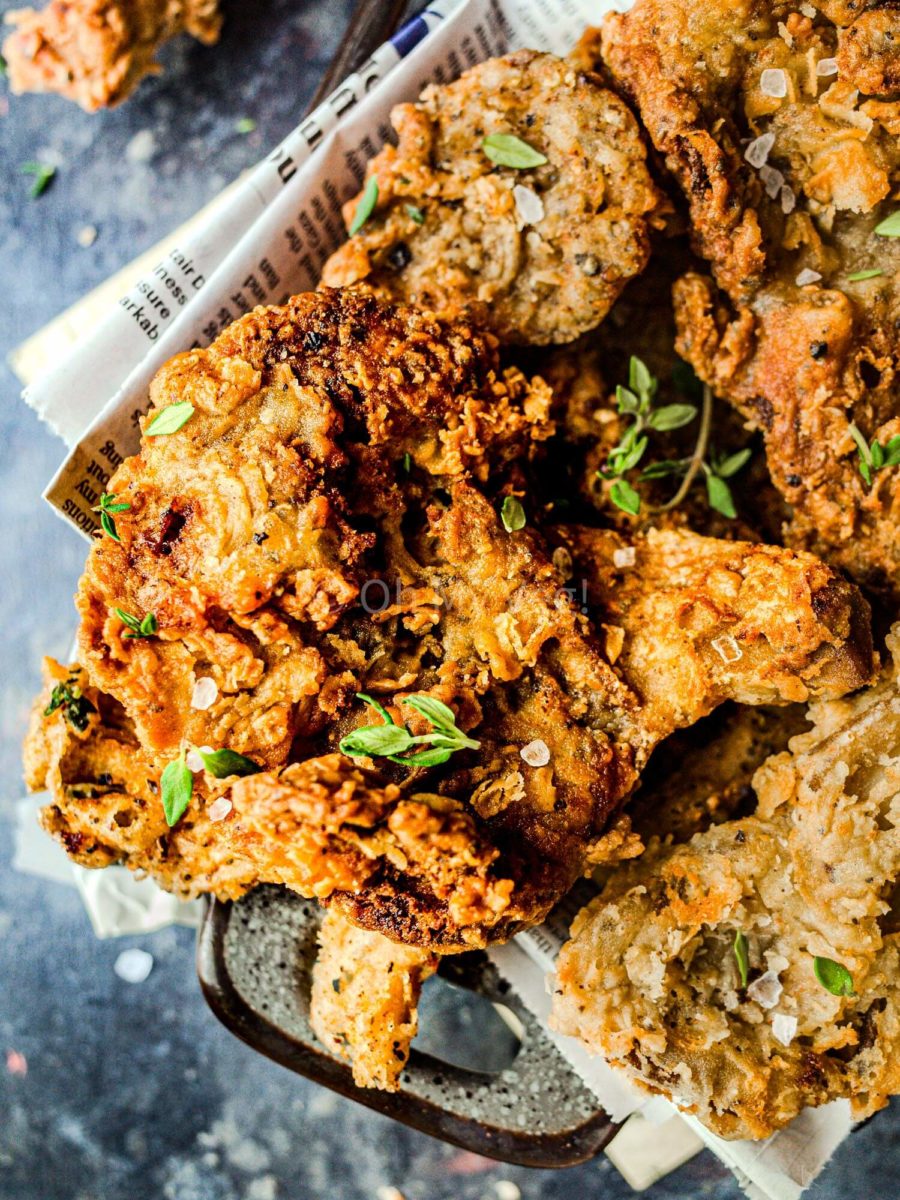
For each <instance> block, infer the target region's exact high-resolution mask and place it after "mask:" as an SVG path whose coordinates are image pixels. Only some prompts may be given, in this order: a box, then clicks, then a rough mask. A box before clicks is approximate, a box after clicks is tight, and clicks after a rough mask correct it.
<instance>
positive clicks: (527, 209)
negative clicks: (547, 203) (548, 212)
mask: <svg viewBox="0 0 900 1200" xmlns="http://www.w3.org/2000/svg"><path fill="white" fill-rule="evenodd" d="M513 199H514V200H515V202H516V212H517V213H518V214H519V217H520V219H521V221H522V224H523V225H537V223H538V221H543V219H544V202H543V200H542V199H541V198H540V196H539V195H538V194H537V192H535V191H533V190H532V189H531V188H530V187H525V186H524V185H523V184H521V183H517V184H516V186H515V187H514V188H513Z"/></svg>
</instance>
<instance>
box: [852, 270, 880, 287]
mask: <svg viewBox="0 0 900 1200" xmlns="http://www.w3.org/2000/svg"><path fill="white" fill-rule="evenodd" d="M883 274H884V271H882V269H881V267H872V269H871V270H870V271H854V272H853V274H852V275H848V276H847V279H848V281H849V282H850V283H858V282H859V281H860V280H861V279H875V278H876V277H877V276H878V275H883Z"/></svg>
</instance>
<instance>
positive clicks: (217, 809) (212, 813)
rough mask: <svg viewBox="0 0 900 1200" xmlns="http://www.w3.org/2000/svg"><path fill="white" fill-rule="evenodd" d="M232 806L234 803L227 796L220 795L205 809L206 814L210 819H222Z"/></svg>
mask: <svg viewBox="0 0 900 1200" xmlns="http://www.w3.org/2000/svg"><path fill="white" fill-rule="evenodd" d="M233 808H234V805H233V804H232V803H231V801H230V800H229V799H228V797H227V796H220V797H219V798H218V800H213V802H212V804H211V805H210V806H209V808H208V809H207V810H206V815H207V816H208V817H209V819H210V820H211V821H224V820H225V818H226V817H227V816H228V814H229V813H230V812H231V810H232V809H233Z"/></svg>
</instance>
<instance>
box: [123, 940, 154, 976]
mask: <svg viewBox="0 0 900 1200" xmlns="http://www.w3.org/2000/svg"><path fill="white" fill-rule="evenodd" d="M113 970H114V971H115V973H116V974H117V975H118V977H119V978H120V979H124V980H125V982H126V983H143V982H144V980H145V979H146V978H147V976H148V975H149V974H150V972H151V971H152V970H153V955H152V954H148V953H147V951H146V950H138V949H137V948H136V947H133V948H132V949H131V950H123V951H122V953H121V954H120V955H119V957H118V958H117V959H116V961H115V962H114V963H113Z"/></svg>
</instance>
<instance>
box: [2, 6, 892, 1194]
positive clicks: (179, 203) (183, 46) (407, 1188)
mask: <svg viewBox="0 0 900 1200" xmlns="http://www.w3.org/2000/svg"><path fill="white" fill-rule="evenodd" d="M19 2H20V0H0V12H3V11H6V10H8V9H10V8H12V7H14V6H15V4H17V3H19ZM225 7H226V10H227V15H228V24H227V28H226V33H225V36H224V39H223V42H222V44H221V46H220V47H219V48H218V49H216V50H212V51H211V50H207V49H203V48H201V47H199V46H196V45H194V44H192V43H189V42H187V41H185V42H182V43H179V44H177V45H174V46H172V47H170V48H168V49H167V50H166V51H165V52H164V55H163V59H164V61H165V63H166V67H167V71H166V74H165V75H164V76H163V77H162V78H161V79H156V80H150V81H148V82H146V83H145V84H144V85H143V86H142V87H141V89H140V91H139V93H138V94H137V96H136V97H135V98H134V99H133V100H132V101H131V102H130V103H128V104H127V105H126V106H124V107H123V108H121V109H119V110H118V111H115V112H111V113H104V114H100V115H97V116H93V117H89V116H87V115H85V114H83V113H81V112H79V111H78V110H77V109H75V108H74V107H72V106H71V105H67V104H65V103H64V102H62V101H60V100H56V99H54V98H41V97H28V98H24V99H16V98H12V97H10V98H9V102H8V107H7V100H6V96H5V91H4V89H3V86H2V84H0V146H2V162H3V171H2V173H0V264H2V276H0V277H2V280H3V290H4V305H3V316H2V320H0V351H2V354H3V356H4V357H5V355H6V353H8V351H9V350H10V349H11V348H12V347H13V346H14V345H16V344H17V343H18V342H19V341H21V340H22V338H24V337H25V336H26V335H27V334H29V333H31V332H32V331H33V330H35V329H37V328H38V327H39V326H40V325H41V324H43V323H44V322H45V321H47V320H48V319H49V318H51V317H52V316H54V315H55V314H56V313H57V312H59V311H60V310H61V309H63V308H64V307H66V306H67V305H68V304H70V303H71V302H72V301H74V300H75V299H77V298H78V296H79V295H81V294H82V293H84V292H85V291H86V290H88V289H89V288H90V287H91V286H93V285H94V284H96V283H97V282H99V281H100V280H102V279H103V278H104V277H105V276H107V275H108V274H109V273H110V272H112V271H113V270H115V269H116V268H117V267H119V266H121V265H122V264H124V263H125V262H127V261H128V260H129V259H131V258H132V257H133V256H134V255H135V254H137V253H138V252H140V251H141V250H143V249H145V248H147V247H149V246H151V245H152V244H153V243H154V242H155V241H156V240H157V239H158V238H159V237H160V236H162V235H163V234H164V233H166V232H167V231H168V230H169V229H171V228H172V227H174V226H175V225H176V224H177V223H178V222H180V221H181V220H183V219H184V218H186V217H188V216H189V215H190V214H191V213H193V212H194V211H195V210H196V209H197V208H198V207H200V206H201V205H202V204H203V203H204V202H205V201H206V200H207V199H208V198H210V197H211V196H212V195H213V194H214V193H215V192H216V191H217V190H218V189H219V188H220V187H221V186H222V185H223V184H224V183H226V182H228V181H229V180H230V179H232V178H233V177H234V176H235V175H236V174H237V173H238V172H239V171H240V170H241V169H242V168H244V167H246V166H248V165H250V164H251V163H252V162H253V161H254V160H255V159H256V158H257V157H258V156H259V155H260V154H261V153H262V152H263V151H264V150H265V149H266V148H267V147H268V146H270V145H271V144H273V143H274V142H276V141H277V140H278V138H279V137H280V136H281V135H283V134H284V133H285V132H286V131H287V129H288V128H290V126H291V124H292V123H293V122H294V121H295V119H296V118H297V117H298V116H299V115H300V113H301V112H302V111H303V107H304V103H305V101H306V99H307V98H308V96H309V95H310V94H311V92H312V90H313V88H314V86H315V82H316V80H317V77H318V75H319V73H320V71H321V70H322V68H323V65H324V64H325V62H326V61H327V59H328V56H329V54H330V53H331V51H332V49H333V48H334V46H335V44H336V42H337V39H338V37H339V33H340V29H341V27H342V23H343V21H344V20H345V18H346V15H347V13H348V12H349V9H350V7H351V5H350V3H349V0H337V2H335V0H329V2H328V3H324V2H322V3H310V2H308V0H254V2H252V3H248V2H244V3H241V2H239V0H226V4H225ZM244 116H252V117H254V118H255V119H256V121H257V122H258V129H257V131H256V132H255V133H253V134H251V135H249V136H242V135H240V134H237V133H236V132H235V130H234V125H235V121H236V120H238V119H239V118H240V117H244ZM129 147H130V152H129ZM148 151H149V153H148ZM36 158H37V159H45V160H52V161H54V162H56V163H57V165H58V174H57V177H56V179H55V180H54V182H53V184H52V186H51V188H50V189H49V190H48V191H47V193H46V194H45V195H44V196H43V197H41V198H40V199H39V200H30V199H29V198H28V181H27V180H26V179H25V178H23V177H22V176H20V175H19V173H18V165H19V164H20V163H22V162H24V161H27V160H30V159H36ZM85 225H93V226H95V227H96V229H97V231H98V237H97V240H96V242H95V244H94V245H93V246H92V247H90V248H89V249H84V248H82V247H81V246H80V245H79V244H78V240H77V235H78V231H79V230H80V229H81V228H82V227H83V226H85ZM0 389H2V391H0V399H2V403H0V477H2V488H0V504H2V512H0V538H2V549H0V564H2V565H0V580H2V585H0V639H2V668H0V673H2V688H3V695H2V704H0V781H2V786H0V1200H157V1198H159V1200H276V1198H277V1200H281V1198H287V1200H301V1198H302V1200H332V1198H333V1197H337V1198H339V1200H375V1198H376V1196H377V1194H378V1188H379V1187H382V1186H385V1185H393V1186H396V1187H398V1188H399V1189H400V1190H401V1191H402V1193H403V1195H404V1196H405V1197H406V1200H480V1198H482V1197H486V1198H491V1197H496V1196H498V1194H499V1193H498V1191H497V1184H498V1182H499V1181H501V1180H513V1181H515V1183H516V1184H517V1185H518V1186H519V1188H520V1189H521V1193H522V1195H523V1197H525V1200H537V1198H538V1197H540V1198H542V1200H556V1198H559V1200H562V1198H563V1197H566V1198H567V1200H568V1198H570V1197H579V1198H581V1197H588V1198H592V1197H597V1198H600V1197H604V1198H609V1200H614V1198H619V1197H625V1196H627V1195H629V1194H630V1192H629V1189H628V1188H627V1187H626V1186H625V1185H624V1184H623V1183H622V1181H621V1180H620V1179H619V1177H618V1176H617V1175H616V1173H615V1171H614V1170H613V1169H612V1168H611V1167H610V1165H609V1164H608V1163H607V1161H606V1160H605V1159H600V1160H598V1161H596V1162H594V1163H591V1164H588V1165H586V1166H583V1167H579V1168H576V1169H573V1170H571V1171H567V1172H563V1173H557V1174H554V1173H552V1172H547V1171H527V1170H525V1169H521V1168H512V1167H504V1166H497V1165H494V1164H491V1163H489V1162H487V1161H485V1160H473V1159H472V1158H470V1157H468V1156H466V1155H463V1154H461V1153H460V1152H458V1151H456V1150H454V1149H452V1148H450V1147H447V1146H444V1145H441V1144H439V1143H437V1142H435V1141H432V1140H431V1139H429V1138H427V1137H424V1136H422V1135H420V1134H417V1133H412V1132H410V1131H407V1130H405V1129H403V1128H402V1127H400V1126H398V1125H395V1124H393V1123H391V1122H390V1121H388V1120H387V1119H385V1118H382V1117H379V1116H376V1115H374V1114H372V1113H370V1112H369V1111H368V1110H366V1109H364V1108H362V1107H360V1106H358V1105H355V1104H352V1103H350V1102H348V1101H345V1100H342V1099H339V1098H337V1097H336V1096H334V1095H332V1094H331V1093H328V1092H325V1091H322V1090H320V1089H317V1088H315V1087H313V1086H312V1085H310V1084H308V1083H307V1082H306V1081H304V1080H302V1079H299V1078H297V1077H295V1076H293V1075H290V1074H289V1073H288V1072H286V1071H284V1070H282V1069H280V1068H278V1067H276V1066H274V1065H273V1064H271V1063H269V1062H267V1061H266V1060H264V1059H263V1058H261V1057H259V1056H257V1055H255V1054H254V1053H252V1052H251V1051H250V1050H249V1049H247V1048H246V1047H245V1046H243V1045H242V1044H241V1043H239V1042H238V1041H236V1040H235V1039H234V1038H233V1037H231V1035H229V1034H228V1033H226V1032H225V1030H224V1029H222V1028H221V1027H219V1026H218V1025H217V1023H216V1022H215V1020H214V1019H213V1018H212V1016H211V1015H210V1014H209V1012H208V1010H207V1009H206V1006H205V1005H204V1003H203V1000H202V999H201V996H200V993H199V990H198V987H197V984H196V979H195V975H194V966H193V939H192V935H191V934H190V933H189V932H188V931H186V930H178V931H173V930H167V931H164V932H162V933H159V934H156V935H154V936H150V937H144V938H138V939H126V940H125V941H124V943H110V942H99V941H97V940H96V939H95V938H94V936H93V934H92V932H91V929H90V927H89V925H88V921H87V918H86V917H85V916H84V913H83V912H82V909H81V906H80V904H79V901H78V899H77V897H76V894H75V893H74V892H73V891H72V890H70V889H67V888H65V887H62V886H58V885H52V884H47V883H44V882H42V881H40V880H37V879H33V878H29V877H26V876H23V875H18V874H14V873H13V872H12V871H11V870H10V868H9V863H10V857H11V818H12V805H13V802H14V801H15V799H16V798H17V797H18V795H19V792H20V782H19V780H20V766H19V742H20V739H21V736H22V732H23V729H24V725H25V719H26V712H27V706H28V703H29V700H30V697H31V696H32V694H33V692H34V690H35V688H36V687H37V682H38V667H39V661H40V656H41V654H42V653H46V652H50V653H53V654H56V655H59V656H64V655H65V654H66V649H67V646H68V643H69V641H70V638H71V634H72V629H73V619H74V616H73V609H72V604H71V595H72V592H73V589H74V586H75V581H76V578H77V575H78V571H79V568H80V565H81V562H82V559H83V556H84V549H85V547H84V543H83V542H82V541H81V540H80V539H79V538H78V537H76V536H75V535H74V534H73V533H72V532H71V531H70V530H69V529H67V528H66V527H64V526H63V525H62V523H61V522H59V521H58V520H57V519H56V517H54V516H53V515H52V514H51V513H50V511H49V510H48V509H47V508H46V507H45V506H44V505H43V504H42V503H41V502H40V500H39V491H40V488H41V486H42V485H43V483H44V482H45V481H46V480H47V479H48V478H49V475H50V474H51V472H52V470H53V469H54V467H55V466H56V465H57V463H58V460H59V458H60V455H61V452H62V451H61V446H60V444H59V443H58V442H57V441H56V440H55V438H54V437H53V436H52V435H51V434H50V433H48V432H47V431H46V430H45V429H44V428H42V427H41V426H40V424H39V423H38V421H37V419H36V418H35V417H34V416H33V415H32V414H31V413H30V412H29V411H28V410H27V409H25V408H24V406H23V405H22V404H21V403H20V402H19V399H18V388H17V384H16V381H15V380H14V378H13V376H12V375H11V374H10V373H9V371H8V370H6V369H5V368H0ZM123 945H139V946H141V947H143V948H145V949H147V950H149V951H150V952H151V953H152V954H153V956H154V960H155V965H154V968H153V971H152V973H151V975H150V977H149V979H147V981H146V982H144V983H142V984H127V983H124V982H123V981H121V980H120V979H118V978H117V977H116V975H115V974H114V972H113V963H114V962H115V959H116V957H117V955H118V954H119V952H120V951H121V949H122V948H123ZM9 1051H16V1052H18V1053H19V1054H21V1055H24V1056H25V1058H26V1059H27V1063H28V1071H27V1075H25V1076H22V1075H20V1074H15V1073H12V1072H10V1071H9V1070H8V1069H7V1066H6V1059H7V1053H8V1052H9ZM897 1129H898V1116H897V1110H896V1108H895V1109H894V1111H893V1113H892V1112H887V1113H883V1114H880V1115H879V1116H878V1117H876V1118H875V1119H874V1120H873V1121H872V1122H871V1123H870V1124H869V1125H867V1126H866V1127H865V1128H864V1129H863V1130H861V1131H860V1132H858V1133H857V1134H856V1135H855V1136H854V1137H853V1138H852V1139H851V1141H850V1142H849V1143H848V1144H847V1145H845V1147H844V1148H843V1149H842V1150H841V1151H840V1153H839V1155H838V1157H837V1160H836V1162H835V1163H834V1165H833V1167H832V1168H831V1170H830V1171H829V1173H828V1174H827V1176H826V1177H825V1179H823V1180H822V1181H821V1182H820V1183H818V1184H817V1185H815V1186H814V1187H813V1188H812V1189H811V1191H810V1192H809V1196H810V1198H811V1200H826V1198H827V1200H831V1198H835V1200H836V1198H837V1197H841V1198H842V1200H845V1198H847V1197H866V1198H870V1197H873V1198H874V1197H877V1198H879V1200H890V1198H893V1197H897V1196H900V1150H898V1145H897V1136H896V1134H897ZM647 1195H648V1197H650V1198H651V1200H676V1198H678V1200H684V1198H687V1197H692V1198H693V1197H701V1196H702V1197H709V1198H711V1200H726V1198H727V1200H732V1198H737V1197H738V1196H739V1195H740V1193H739V1192H738V1190H737V1188H736V1187H735V1186H734V1183H733V1182H732V1181H731V1180H730V1178H729V1177H728V1176H727V1174H726V1173H725V1172H724V1170H723V1169H722V1168H721V1167H720V1166H719V1165H718V1163H716V1162H715V1161H714V1160H713V1159H712V1158H710V1157H709V1156H708V1155H705V1154H704V1155H701V1156H699V1157H698V1158H696V1159H694V1160H693V1162H691V1163H690V1164H688V1165H687V1166H686V1167H684V1168H683V1169H682V1170H681V1171H679V1172H677V1173H676V1174H675V1175H673V1176H671V1177H670V1178H669V1179H667V1180H666V1181H664V1182H663V1183H660V1184H658V1185H656V1186H655V1187H654V1188H653V1189H651V1191H650V1192H649V1193H647Z"/></svg>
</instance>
